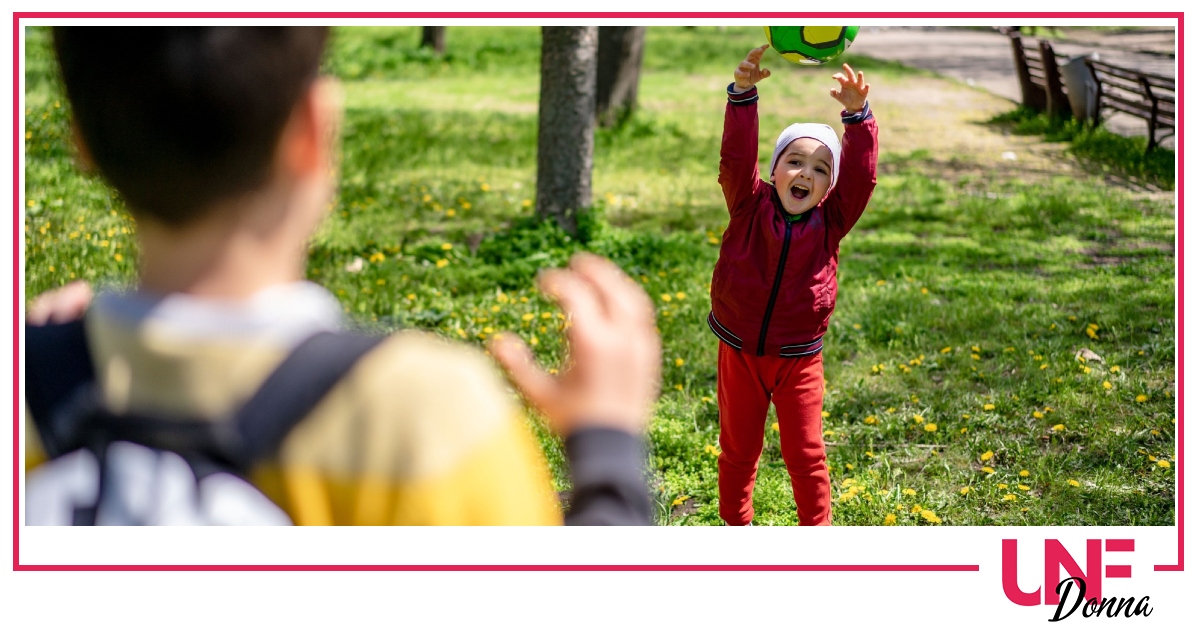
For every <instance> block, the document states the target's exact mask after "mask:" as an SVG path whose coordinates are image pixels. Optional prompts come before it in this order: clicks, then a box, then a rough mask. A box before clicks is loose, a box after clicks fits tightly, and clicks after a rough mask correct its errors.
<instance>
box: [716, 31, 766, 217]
mask: <svg viewBox="0 0 1200 630" xmlns="http://www.w3.org/2000/svg"><path fill="white" fill-rule="evenodd" d="M767 48H768V46H767V45H765V44H764V45H763V46H760V47H758V48H755V49H754V50H751V51H750V53H749V54H747V55H746V58H745V59H743V60H742V62H741V63H739V64H738V67H737V69H735V70H734V71H733V83H731V84H730V85H729V88H728V93H729V102H728V104H726V106H725V129H724V132H723V133H722V135H721V174H720V176H719V177H718V178H717V181H718V182H720V184H721V190H722V191H724V193H725V205H726V206H727V207H728V208H729V214H730V215H733V214H737V213H738V211H739V210H742V209H744V208H746V207H749V206H748V205H746V204H745V201H746V200H747V199H749V198H750V195H751V193H752V192H753V191H754V187H755V186H757V185H758V182H760V181H761V180H760V178H759V175H758V89H757V88H756V87H755V85H756V84H757V83H758V82H759V81H762V80H763V79H765V78H767V77H769V76H771V71H770V70H767V69H766V68H762V67H760V66H759V62H760V61H761V60H762V56H763V53H764V52H765V51H766V49H767Z"/></svg>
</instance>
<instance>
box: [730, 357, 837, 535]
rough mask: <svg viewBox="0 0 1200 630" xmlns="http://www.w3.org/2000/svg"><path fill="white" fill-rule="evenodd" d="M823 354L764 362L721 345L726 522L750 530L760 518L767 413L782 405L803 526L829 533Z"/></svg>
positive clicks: (783, 436)
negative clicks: (757, 489) (757, 498)
mask: <svg viewBox="0 0 1200 630" xmlns="http://www.w3.org/2000/svg"><path fill="white" fill-rule="evenodd" d="M824 394H825V369H824V364H823V362H822V360H821V353H819V352H818V353H817V354H814V355H812V356H807V357H799V358H781V357H756V356H753V355H750V354H745V353H742V352H738V351H737V350H734V349H733V348H731V347H729V346H727V345H725V344H723V343H722V344H720V350H718V352H717V407H718V409H719V411H720V415H721V454H720V456H719V457H718V458H717V485H718V488H719V490H720V514H721V518H722V519H724V520H725V522H726V523H728V524H730V525H747V524H749V523H750V521H751V519H753V518H754V479H755V477H756V476H757V475H758V459H759V456H760V455H762V450H763V432H764V430H765V428H766V423H767V406H768V405H770V404H771V403H772V402H774V403H775V413H776V415H778V416H779V438H780V442H781V446H782V450H783V462H784V465H786V466H787V471H788V475H789V476H791V478H792V494H793V496H794V497H795V499H796V514H797V516H799V518H800V524H801V525H829V524H830V523H829V517H830V511H829V470H828V469H827V468H826V464H825V441H824V438H823V435H822V424H821V402H822V399H823V398H824Z"/></svg>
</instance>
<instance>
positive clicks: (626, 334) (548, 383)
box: [490, 254, 662, 436]
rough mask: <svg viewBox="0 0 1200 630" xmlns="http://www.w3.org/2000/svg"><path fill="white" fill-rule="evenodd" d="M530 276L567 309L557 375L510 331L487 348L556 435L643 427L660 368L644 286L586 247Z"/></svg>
mask: <svg viewBox="0 0 1200 630" xmlns="http://www.w3.org/2000/svg"><path fill="white" fill-rule="evenodd" d="M538 284H539V286H540V288H541V289H542V291H543V292H545V293H546V294H547V295H548V296H549V297H550V298H551V299H553V300H554V301H555V302H557V303H558V304H559V306H561V307H562V309H563V311H565V312H566V314H567V323H568V327H567V329H566V336H567V343H568V345H569V348H570V349H569V351H568V354H567V357H566V361H565V365H564V366H563V368H562V371H561V372H559V374H558V375H557V376H551V375H550V374H548V373H546V372H545V371H543V370H542V369H541V368H540V367H538V365H537V363H536V362H535V360H534V357H533V353H532V352H531V351H530V349H529V347H528V346H526V345H525V342H524V341H522V340H521V339H519V338H518V337H516V336H515V335H511V334H505V335H502V336H501V337H500V338H498V339H496V340H494V341H493V342H492V344H491V347H490V349H491V352H492V355H493V356H495V357H496V359H497V360H499V362H500V364H501V365H502V366H503V367H504V369H505V370H507V371H508V374H509V377H510V378H511V379H512V381H513V383H514V384H515V385H516V386H517V388H518V389H519V390H521V393H522V394H524V396H525V398H526V400H528V401H529V403H530V404H531V405H533V406H534V407H536V408H537V409H538V410H539V411H541V412H542V414H544V415H545V416H546V417H547V418H548V419H549V422H550V428H551V429H552V430H554V431H555V432H557V433H558V434H559V435H562V436H567V435H570V434H571V433H573V432H575V431H577V430H579V429H583V428H596V427H603V428H611V429H620V430H623V431H627V432H629V433H635V434H640V433H642V432H643V431H645V429H646V425H647V423H648V422H649V418H650V412H651V410H652V408H653V405H654V401H655V400H656V399H657V398H658V393H659V386H660V382H661V381H660V379H661V369H662V367H661V363H662V361H661V356H662V348H661V345H660V342H659V337H658V332H657V330H656V329H655V326H654V305H653V303H651V301H650V298H649V297H648V296H647V295H646V292H645V291H643V290H642V289H641V287H639V286H638V285H637V284H635V283H634V281H633V280H632V279H631V278H629V276H626V275H625V274H624V273H623V272H622V271H621V270H620V269H619V268H617V266H616V265H614V264H613V263H611V262H609V261H608V260H605V259H603V258H600V257H598V256H594V255H591V254H576V255H575V256H573V257H572V258H571V262H570V264H569V265H568V267H567V268H566V269H554V270H550V271H546V272H543V273H542V274H541V275H540V276H539V277H538Z"/></svg>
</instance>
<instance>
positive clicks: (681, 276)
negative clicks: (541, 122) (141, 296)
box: [24, 27, 1176, 525]
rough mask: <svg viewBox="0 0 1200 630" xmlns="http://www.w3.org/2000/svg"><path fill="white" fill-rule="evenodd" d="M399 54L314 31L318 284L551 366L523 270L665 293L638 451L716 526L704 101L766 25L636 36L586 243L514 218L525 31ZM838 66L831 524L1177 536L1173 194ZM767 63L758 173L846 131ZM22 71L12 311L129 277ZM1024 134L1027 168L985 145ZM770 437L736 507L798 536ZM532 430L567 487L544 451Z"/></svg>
mask: <svg viewBox="0 0 1200 630" xmlns="http://www.w3.org/2000/svg"><path fill="white" fill-rule="evenodd" d="M418 39H419V33H418V30H417V29H416V28H394V29H393V28H344V29H338V30H336V31H335V39H334V42H333V45H332V48H331V54H330V58H329V60H328V62H327V68H328V70H329V71H330V72H333V73H335V74H337V75H338V76H340V77H341V78H342V79H343V80H344V87H345V91H346V102H347V112H346V124H345V137H344V144H343V154H344V159H343V172H342V185H341V192H340V196H339V199H338V201H337V203H336V207H335V208H334V210H333V211H332V213H331V215H330V220H329V221H328V222H327V224H326V225H325V226H324V228H323V229H322V230H321V232H320V233H319V234H318V235H317V237H316V238H315V239H314V242H313V246H312V255H311V257H310V261H309V267H308V275H309V277H310V278H311V279H313V280H314V281H317V282H319V283H321V284H323V285H325V286H327V287H329V288H330V289H331V290H332V291H334V292H335V293H336V295H337V296H338V298H339V299H340V300H341V301H342V303H343V305H344V307H345V310H346V312H347V313H348V314H350V315H353V316H354V317H355V318H357V319H358V320H360V321H362V322H363V323H364V324H365V325H367V326H373V327H378V328H383V329H394V328H400V327H419V328H425V329H429V330H432V331H436V332H437V333H439V334H442V335H445V336H447V337H451V338H455V339H461V340H463V341H464V342H466V343H473V344H480V343H482V340H484V339H486V338H488V337H489V336H491V335H493V334H495V333H496V332H497V331H501V330H513V331H516V332H518V333H519V334H520V335H521V336H523V337H524V338H525V339H527V340H528V341H529V342H530V343H531V344H534V346H535V350H536V352H537V354H538V357H539V359H540V360H541V361H543V362H544V363H545V364H546V365H547V366H553V365H556V364H557V362H558V361H559V359H560V358H561V352H562V344H561V336H560V332H561V328H562V324H563V320H562V317H561V316H560V315H559V313H558V312H557V311H556V310H555V309H554V308H553V307H552V306H551V305H550V304H549V303H548V302H546V301H545V300H543V299H542V298H541V297H540V296H539V295H538V294H537V293H536V291H534V290H533V288H532V284H533V277H534V274H535V273H536V271H537V269H539V268H541V267H545V266H550V265H557V264H561V263H562V262H564V261H565V260H566V259H567V257H568V256H569V255H570V253H571V252H573V251H577V250H579V249H588V250H591V251H594V252H597V253H600V254H603V255H605V256H609V257H611V258H612V259H614V260H615V261H617V263H618V264H620V265H621V267H622V268H624V269H625V270H626V271H627V272H628V273H630V274H631V275H633V276H634V277H635V278H638V279H639V280H640V281H641V282H642V283H643V286H644V287H645V288H646V290H647V291H648V292H649V293H650V295H651V296H652V297H653V298H654V300H655V302H656V303H657V305H658V322H659V328H660V330H661V332H662V336H663V344H664V361H665V364H664V367H663V376H664V386H663V389H664V391H663V395H662V398H661V401H660V403H659V405H658V408H657V411H656V413H655V417H654V419H653V421H652V424H651V427H650V438H651V443H652V449H651V453H650V458H649V461H648V474H649V475H651V476H652V478H653V484H654V491H655V494H656V497H657V501H658V505H659V510H658V519H659V521H660V522H661V523H663V524H686V525H697V524H709V525H713V524H719V522H720V519H719V518H718V516H717V483H716V481H717V467H716V455H715V454H716V448H715V445H716V443H717V411H716V405H715V403H714V400H713V399H714V396H715V393H714V392H715V386H716V383H715V379H716V351H717V343H718V342H717V340H716V338H715V337H714V336H713V335H712V334H711V333H710V332H709V331H708V330H707V327H706V325H705V323H704V322H705V316H706V315H707V313H708V310H709V300H708V284H709V281H710V279H711V276H712V269H713V265H714V263H715V261H716V258H717V252H718V244H719V242H720V237H721V233H722V230H723V229H724V227H725V224H726V222H727V219H728V215H727V212H726V210H725V207H724V202H723V200H722V196H721V192H720V188H719V186H718V185H717V182H716V177H717V161H718V148H719V142H720V133H721V118H722V115H723V111H724V100H725V97H724V93H723V89H724V86H725V85H726V84H728V82H729V81H730V80H731V79H730V76H731V73H732V68H733V67H734V66H735V65H736V63H737V62H738V61H739V60H740V59H741V58H742V57H743V56H744V55H745V53H746V51H747V50H749V49H750V48H752V47H753V46H755V45H758V44H759V43H761V42H760V40H761V39H762V32H761V29H757V28H752V27H746V28H740V27H739V28H730V29H727V30H724V31H718V30H717V29H715V28H696V29H684V28H651V29H650V32H649V35H648V36H647V43H646V58H645V71H644V73H643V76H642V83H641V90H640V110H639V111H638V112H637V113H636V114H635V115H634V116H633V117H632V119H630V120H629V121H628V122H627V123H626V124H624V125H623V126H621V127H619V128H617V129H612V130H600V131H599V132H598V134H597V140H596V156H595V163H596V166H595V174H594V180H593V188H594V193H595V207H594V208H593V209H592V212H591V213H590V214H589V215H588V217H587V219H586V220H585V221H584V225H585V230H584V234H583V235H582V237H581V238H580V239H571V238H569V237H567V236H566V235H565V234H563V233H561V232H560V231H558V230H557V229H555V228H553V227H551V226H549V225H542V224H537V223H535V222H533V221H531V220H530V217H531V215H532V213H533V208H532V203H533V194H534V189H535V185H534V176H535V169H536V154H535V151H536V133H537V111H536V110H537V97H538V87H539V86H538V64H539V54H540V52H539V34H538V30H537V29H536V28H517V27H513V28H507V27H505V28H501V27H488V28H484V27H480V28H472V27H451V28H450V29H448V32H447V50H448V51H449V54H448V55H447V56H446V57H444V58H435V57H433V56H431V55H429V54H428V53H427V52H426V51H421V50H417V49H416V48H415V46H416V43H417V41H418ZM769 54H770V53H769ZM847 58H848V59H849V61H850V62H851V63H852V64H854V65H855V67H856V68H857V69H862V70H865V71H866V72H867V74H868V77H869V80H870V81H871V82H872V84H873V86H874V87H875V89H874V90H873V91H872V97H871V101H872V109H873V110H875V112H876V115H877V117H878V119H879V121H880V127H881V147H882V150H883V153H882V156H881V162H880V175H879V185H878V188H877V189H876V191H875V194H874V198H873V199H872V202H871V204H870V206H869V208H868V209H867V212H866V214H865V215H864V216H863V218H862V220H861V221H860V222H859V224H858V225H857V226H856V227H855V228H854V230H853V231H852V232H851V233H850V235H849V236H848V237H847V238H846V240H845V241H844V242H843V244H842V249H841V259H840V260H841V265H840V272H839V284H840V292H839V295H838V303H837V309H836V311H835V313H834V315H833V319H832V323H831V327H830V330H829V333H828V335H827V337H826V340H825V341H826V345H825V351H824V352H825V357H824V358H825V366H826V379H827V381H828V385H827V394H826V399H825V412H824V413H825V416H826V418H825V430H826V431H825V435H826V441H827V450H828V463H829V466H830V471H831V477H832V482H833V502H834V503H833V506H834V507H833V510H834V517H833V518H834V523H835V524H839V525H886V524H896V525H931V524H939V523H940V524H943V525H1026V524H1027V525H1170V524H1173V523H1174V498H1175V484H1174V478H1175V471H1174V466H1173V464H1174V458H1175V448H1174V440H1175V401H1174V397H1173V396H1174V391H1175V352H1176V347H1175V341H1174V338H1175V336H1174V329H1175V289H1176V286H1175V257H1174V241H1175V218H1174V212H1175V209H1174V206H1173V203H1172V202H1171V199H1170V198H1169V197H1166V196H1164V195H1161V194H1159V195H1155V194H1144V193H1139V192H1136V191H1132V190H1129V189H1126V188H1120V187H1115V186H1111V185H1108V184H1106V183H1105V182H1104V180H1103V179H1102V177H1101V175H1100V174H1093V173H1091V172H1090V171H1089V170H1088V169H1087V168H1085V167H1081V166H1079V165H1078V164H1077V163H1076V162H1075V161H1074V159H1073V158H1071V157H1069V156H1066V155H1065V154H1064V153H1063V151H1062V149H1061V148H1059V147H1057V146H1054V145H1047V144H1046V143H1044V142H1042V141H1041V139H1040V138H1036V139H1031V138H1029V137H1023V138H1022V137H1015V136H1007V135H1005V134H1004V133H1003V129H1001V128H999V127H997V126H996V125H994V124H991V125H989V124H986V121H988V120H989V119H991V118H992V117H993V116H994V115H995V114H996V113H998V111H999V109H1000V108H1002V107H1003V106H1002V105H998V104H997V99H991V97H988V96H987V95H983V94H981V93H979V92H978V91H974V90H970V89H968V88H965V87H963V86H958V85H956V84H954V83H952V82H949V81H942V80H940V79H937V78H935V77H932V76H930V75H929V74H928V73H922V72H918V71H914V70H909V69H906V68H903V67H899V66H896V65H895V64H890V63H882V62H877V61H874V60H870V59H864V58H860V57H855V56H854V55H853V54H849V55H847ZM768 61H773V63H770V64H769V67H771V68H772V69H773V70H776V75H775V76H774V77H772V78H770V79H768V81H767V82H765V83H764V84H763V86H762V100H761V101H760V110H761V112H762V137H761V139H760V155H762V156H764V159H765V157H766V156H769V155H770V149H771V147H772V146H773V142H774V138H775V134H776V133H778V131H779V130H780V129H782V128H783V127H784V126H786V124H788V123H790V122H793V121H796V120H813V121H819V122H826V123H829V124H837V121H838V107H837V105H836V104H835V103H834V102H833V100H832V99H830V98H829V97H828V95H827V94H828V88H829V87H830V85H831V84H832V81H831V80H830V79H829V78H828V75H829V74H830V72H828V71H827V70H828V69H818V70H812V69H802V68H800V67H798V66H790V65H787V64H786V62H783V61H781V60H779V59H778V58H777V57H775V58H774V59H773V60H772V59H771V58H770V57H768ZM26 67H27V71H26V82H27V91H26V97H27V104H26V121H27V123H26V134H25V150H26V155H27V159H26V170H25V176H26V180H25V195H26V199H27V202H26V206H27V207H26V216H25V223H24V225H25V228H24V229H25V261H26V264H25V289H26V292H27V295H30V296H32V295H36V294H37V293H39V292H41V291H43V290H46V289H49V288H52V287H55V286H58V285H60V284H62V283H65V282H67V281H69V280H71V279H74V278H86V279H88V280H90V281H92V282H94V283H97V284H100V285H117V286H123V285H128V283H129V282H130V281H131V280H132V274H133V270H134V260H135V259H136V257H137V252H136V245H135V241H134V238H133V230H134V226H133V224H132V222H131V221H130V219H129V218H128V216H127V214H126V212H125V210H124V207H123V205H122V203H121V202H120V200H119V199H118V198H117V197H116V196H115V195H114V194H113V193H111V192H110V191H109V190H108V189H107V188H106V187H104V186H103V185H102V184H101V183H99V182H98V180H96V179H92V178H88V177H86V176H83V175H81V174H79V173H78V172H77V171H76V169H75V168H74V165H73V161H72V158H71V154H70V143H69V141H68V118H67V112H66V109H65V102H64V99H63V98H62V96H61V92H60V90H59V88H58V87H57V84H56V81H55V79H54V77H53V73H52V71H53V63H52V60H51V57H50V53H49V46H48V34H47V33H46V32H45V31H44V30H41V29H31V30H30V31H29V35H28V40H27V66H26ZM976 103H977V104H978V106H976V105H975V104H976ZM964 104H965V105H964ZM939 108H941V109H939ZM981 108H982V109H981ZM976 110H980V111H976ZM982 110H989V111H982ZM939 112H940V113H939ZM946 112H952V114H951V113H946ZM922 116H928V117H930V118H929V120H931V121H937V122H936V124H937V125H938V126H937V127H931V126H930V125H931V124H934V123H924V122H921V121H923V120H925V119H924V118H922ZM955 116H957V118H955ZM1022 142H1023V143H1024V144H1017V145H1014V146H1018V147H1020V152H1021V155H1022V159H1021V160H1018V161H1013V160H1011V159H1009V158H1005V159H1003V160H1001V159H1000V158H999V157H997V156H999V155H1000V153H1001V149H1003V148H1005V147H1007V146H1008V144H1007V143H1022ZM981 147H982V148H981ZM993 149H995V150H993ZM1027 154H1028V155H1035V154H1036V155H1042V156H1043V159H1042V160H1041V161H1037V160H1034V159H1032V158H1030V159H1029V160H1025V159H1024V156H1025V155H1027ZM1047 156H1048V157H1047ZM354 269H358V271H353V270H354ZM1085 348H1086V349H1087V351H1088V352H1087V356H1091V357H1095V358H1092V359H1088V358H1084V357H1083V356H1082V355H1080V351H1081V350H1082V349H1085ZM773 422H774V419H773V418H767V419H766V443H767V444H766V449H765V451H764V455H763V460H762V464H761V467H760V473H759V477H758V486H757V490H756V494H755V507H756V511H757V515H756V518H755V520H756V522H757V523H758V524H762V525H787V524H795V522H796V514H795V506H794V503H793V501H792V496H791V488H790V485H789V482H788V478H787V473H786V471H785V469H784V467H783V462H782V460H781V459H780V454H779V437H778V435H779V434H778V432H776V431H775V430H773V428H772V423H773ZM530 425H531V427H532V428H533V430H534V431H535V432H537V434H538V435H539V438H540V440H541V443H542V445H543V450H544V452H545V454H546V457H547V459H548V461H549V463H550V466H551V468H552V470H553V472H554V475H555V480H556V481H555V482H556V484H557V485H558V486H559V489H566V488H567V486H568V481H567V476H566V471H565V469H564V463H563V458H562V452H561V444H560V443H559V442H558V441H557V440H555V439H554V438H552V437H550V436H548V435H547V434H546V433H545V432H544V431H542V430H541V429H540V427H539V426H538V425H537V423H536V422H533V421H531V422H530Z"/></svg>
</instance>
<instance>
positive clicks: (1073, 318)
mask: <svg viewBox="0 0 1200 630" xmlns="http://www.w3.org/2000/svg"><path fill="white" fill-rule="evenodd" d="M1076 319H1078V318H1077V317H1075V316H1074V315H1067V321H1071V322H1073V321H1075V320H1076Z"/></svg>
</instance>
